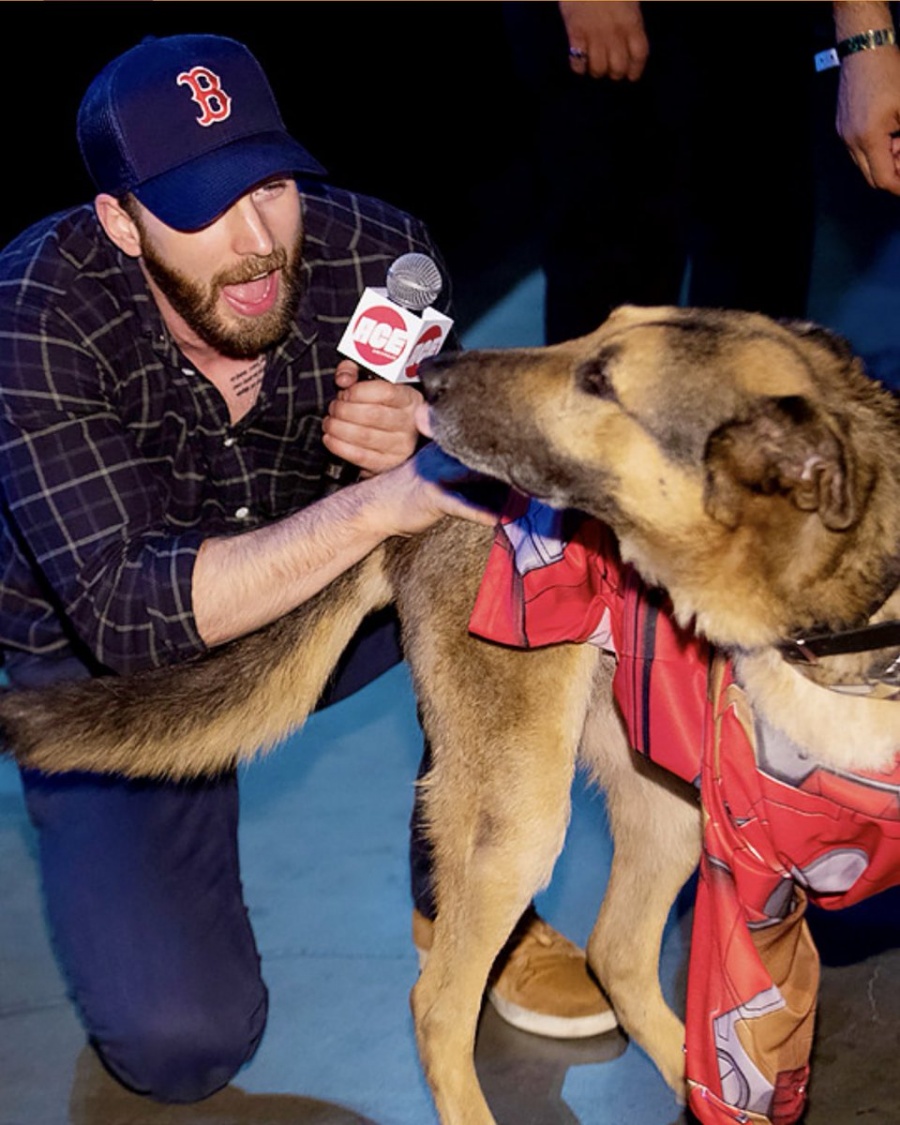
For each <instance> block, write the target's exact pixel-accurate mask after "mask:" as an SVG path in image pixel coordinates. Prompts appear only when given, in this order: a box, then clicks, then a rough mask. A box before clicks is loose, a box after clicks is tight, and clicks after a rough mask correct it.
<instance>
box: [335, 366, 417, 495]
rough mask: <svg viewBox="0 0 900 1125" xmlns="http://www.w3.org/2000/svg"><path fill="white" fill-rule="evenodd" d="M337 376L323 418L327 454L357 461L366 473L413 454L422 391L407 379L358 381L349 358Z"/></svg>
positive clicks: (357, 370)
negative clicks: (333, 394)
mask: <svg viewBox="0 0 900 1125" xmlns="http://www.w3.org/2000/svg"><path fill="white" fill-rule="evenodd" d="M334 378H335V382H336V383H337V386H338V393H337V396H336V397H335V398H334V399H333V401H332V402H331V404H330V405H329V407H328V417H327V418H325V419H324V420H323V422H322V428H323V431H324V437H323V442H324V444H325V448H326V449H327V450H328V452H329V453H332V454H334V456H335V457H341V458H343V459H344V460H345V461H349V462H350V463H351V464H353V465H359V467H360V468H361V469H362V476H364V477H366V476H373V475H375V474H377V473H383V472H385V471H386V470H388V469H393V468H395V467H396V466H397V465H401V464H402V463H403V462H404V461H406V460H407V459H408V458H409V457H411V456H412V454H413V453H414V452H415V449H416V443H417V440H418V436H419V435H418V431H417V430H416V422H415V413H416V408H417V407H418V406H419V404H420V403H421V402H422V396H421V394H420V393H419V392H418V391H417V390H416V389H415V388H414V387H412V386H410V385H409V384H408V383H407V384H405V385H400V386H397V385H395V384H394V383H389V382H387V380H385V379H360V377H359V367H358V366H357V365H356V364H355V363H354V362H353V361H352V360H349V359H345V360H341V362H340V363H339V364H338V366H337V370H336V371H335V376H334Z"/></svg>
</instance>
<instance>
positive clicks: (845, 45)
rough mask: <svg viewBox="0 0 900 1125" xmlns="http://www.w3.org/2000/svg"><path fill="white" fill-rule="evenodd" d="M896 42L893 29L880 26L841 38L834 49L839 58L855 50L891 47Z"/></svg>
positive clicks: (853, 52)
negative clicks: (877, 28)
mask: <svg viewBox="0 0 900 1125" xmlns="http://www.w3.org/2000/svg"><path fill="white" fill-rule="evenodd" d="M896 42H897V37H896V35H895V34H894V29H893V28H892V27H882V28H880V29H879V30H878V31H861V32H860V33H859V35H851V36H850V38H849V39H842V40H841V41H840V43H838V45H837V47H836V48H835V50H836V51H837V56H838V58H839V59H845V58H846V57H847V56H848V55H855V54H856V52H857V51H874V50H875V48H876V47H892V46H893V45H894V44H895V43H896Z"/></svg>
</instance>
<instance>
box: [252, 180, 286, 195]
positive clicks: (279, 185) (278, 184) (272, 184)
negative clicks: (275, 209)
mask: <svg viewBox="0 0 900 1125" xmlns="http://www.w3.org/2000/svg"><path fill="white" fill-rule="evenodd" d="M286 186H287V180H270V181H269V182H268V183H267V184H261V185H260V186H259V187H258V188H257V189H256V194H257V195H261V196H266V197H268V196H273V195H278V194H279V192H282V191H284V189H285V187H286Z"/></svg>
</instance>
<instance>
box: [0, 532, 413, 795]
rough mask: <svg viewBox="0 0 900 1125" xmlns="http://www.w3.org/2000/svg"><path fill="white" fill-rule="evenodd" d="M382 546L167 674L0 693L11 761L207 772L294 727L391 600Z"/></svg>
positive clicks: (63, 767)
mask: <svg viewBox="0 0 900 1125" xmlns="http://www.w3.org/2000/svg"><path fill="white" fill-rule="evenodd" d="M384 554H385V553H384V550H383V548H379V549H378V550H377V551H375V552H373V554H371V555H369V556H368V558H366V559H364V560H363V562H361V563H359V564H358V565H357V566H356V567H354V568H353V569H352V570H349V571H348V572H347V573H346V574H344V575H342V576H341V577H340V578H338V579H336V580H335V581H334V582H332V583H331V584H330V585H329V586H327V587H326V588H325V589H324V590H323V591H322V592H321V593H320V594H318V595H316V596H315V597H314V598H311V599H310V600H309V601H308V602H305V603H304V604H303V605H302V606H300V607H299V608H298V609H296V610H294V611H293V612H292V613H290V614H288V615H287V616H286V617H283V618H282V619H281V620H280V621H276V622H274V623H273V624H272V625H269V626H267V627H266V628H264V629H261V630H260V631H259V632H257V633H253V634H251V635H250V636H247V637H243V638H241V639H240V640H237V641H232V642H231V643H230V644H227V645H223V646H221V647H220V648H216V649H214V650H213V651H212V652H211V653H210V654H208V655H206V656H203V657H202V658H198V659H197V660H194V661H191V662H189V663H187V664H181V665H178V666H175V667H171V668H158V669H154V670H152V671H148V672H140V673H137V674H135V675H130V676H108V677H104V678H102V679H95V680H83V681H77V682H72V683H68V684H61V685H55V686H54V687H52V688H47V689H41V690H36V691H10V692H6V693H3V694H0V738H2V741H3V746H4V749H5V750H6V751H7V752H8V753H11V754H12V755H13V756H14V757H15V758H16V760H17V761H18V762H19V764H20V765H22V766H26V767H29V768H35V769H41V770H44V771H46V772H48V773H59V772H63V771H68V770H91V771H96V772H100V773H118V774H122V775H124V776H126V777H156V778H170V779H179V778H190V777H197V776H200V775H204V774H215V773H218V772H220V771H222V770H225V769H229V768H231V767H233V766H234V765H235V764H236V762H237V761H238V760H239V759H242V758H250V757H253V756H254V755H255V754H256V753H258V752H259V751H261V750H266V749H269V748H270V747H271V746H273V745H274V744H275V743H276V742H278V741H279V740H280V739H281V738H283V737H284V736H285V735H286V734H288V733H290V732H291V731H292V730H296V729H297V728H298V727H300V726H301V725H302V724H303V722H304V720H305V719H306V717H307V715H308V714H309V712H310V711H311V710H312V709H313V707H314V706H315V704H316V701H317V700H318V698H319V696H320V695H321V693H322V690H323V688H324V687H325V685H326V683H327V681H328V677H329V675H330V674H331V672H332V671H333V669H334V666H335V664H336V663H337V660H338V658H339V657H340V655H341V653H342V652H343V650H344V648H345V647H346V645H347V643H348V642H349V640H350V639H351V638H352V636H353V634H354V633H355V632H356V629H357V628H358V626H359V624H360V622H361V621H362V619H363V618H364V617H365V616H366V614H367V613H369V612H370V611H372V610H375V609H380V608H381V607H382V606H384V605H386V604H387V603H388V602H389V601H390V600H391V591H390V586H389V582H388V579H387V576H386V571H385V567H384Z"/></svg>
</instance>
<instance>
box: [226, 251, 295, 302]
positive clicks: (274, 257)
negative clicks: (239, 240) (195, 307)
mask: <svg viewBox="0 0 900 1125" xmlns="http://www.w3.org/2000/svg"><path fill="white" fill-rule="evenodd" d="M287 264H288V252H287V250H285V248H284V247H283V246H278V247H276V248H275V249H274V250H273V251H272V252H271V254H256V255H253V256H252V257H250V258H245V259H244V260H243V261H242V262H239V263H238V264H237V265H235V266H232V267H230V268H229V269H224V270H220V271H219V273H217V274H216V275H215V276H214V277H213V280H212V289H213V291H215V290H217V289H220V288H221V287H222V286H223V285H242V284H244V282H247V281H252V280H253V279H254V277H259V275H260V274H263V273H272V272H273V271H274V270H283V269H284V268H285V267H286V266H287Z"/></svg>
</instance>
